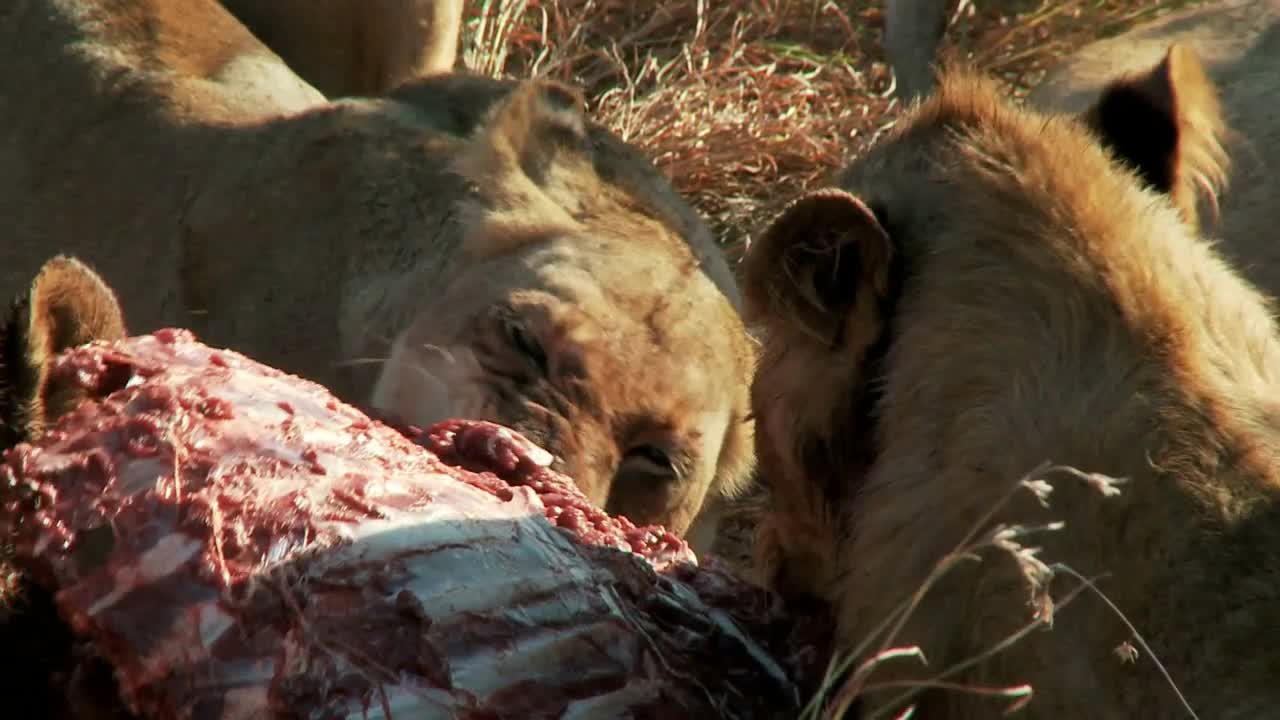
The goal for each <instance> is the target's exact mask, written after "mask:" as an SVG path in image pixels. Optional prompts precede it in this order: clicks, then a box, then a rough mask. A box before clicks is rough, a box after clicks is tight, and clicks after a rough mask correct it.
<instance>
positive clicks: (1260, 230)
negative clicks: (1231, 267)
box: [1027, 0, 1280, 296]
mask: <svg viewBox="0 0 1280 720" xmlns="http://www.w3.org/2000/svg"><path fill="white" fill-rule="evenodd" d="M1175 42H1176V43H1178V44H1180V45H1185V46H1187V47H1189V48H1191V49H1193V50H1195V51H1196V52H1197V53H1198V54H1199V55H1200V56H1201V57H1202V58H1204V64H1205V70H1206V71H1207V74H1208V76H1209V77H1210V78H1211V79H1212V81H1213V83H1214V85H1215V86H1217V88H1218V89H1219V93H1220V96H1221V102H1222V110H1221V114H1222V117H1223V118H1224V119H1225V121H1226V125H1227V126H1228V127H1229V128H1230V130H1231V132H1229V133H1226V134H1222V133H1221V132H1215V134H1218V135H1222V137H1223V138H1224V139H1225V145H1226V149H1227V152H1228V154H1229V155H1230V156H1231V158H1232V163H1231V165H1232V167H1231V171H1230V173H1228V174H1226V175H1223V176H1221V177H1217V178H1214V177H1213V174H1212V173H1209V174H1208V175H1207V176H1206V175H1205V174H1204V173H1200V174H1199V175H1200V178H1201V179H1200V180H1197V179H1196V175H1197V173H1196V172H1194V170H1193V172H1192V173H1191V174H1190V177H1189V179H1190V180H1192V184H1201V185H1203V184H1204V183H1203V179H1209V180H1210V181H1211V183H1212V184H1213V185H1218V184H1222V181H1223V180H1225V181H1226V182H1225V185H1226V192H1225V193H1224V194H1223V195H1222V197H1221V201H1220V207H1217V208H1215V207H1212V206H1210V207H1202V208H1200V212H1199V214H1200V215H1201V216H1206V217H1205V218H1204V219H1205V221H1206V226H1205V227H1206V230H1207V231H1210V233H1211V234H1213V235H1215V236H1220V237H1221V239H1222V251H1223V253H1224V254H1225V255H1226V256H1227V257H1228V258H1230V259H1231V260H1232V261H1234V262H1235V263H1236V264H1237V265H1238V266H1239V268H1240V269H1241V270H1242V271H1243V272H1244V274H1245V276H1246V277H1247V278H1248V279H1249V280H1252V281H1253V282H1254V283H1255V284H1257V285H1258V286H1259V287H1261V288H1262V289H1263V290H1265V291H1266V292H1267V293H1268V294H1270V295H1272V296H1280V243H1276V242H1275V241H1274V240H1273V239H1272V236H1273V235H1274V229H1275V228H1276V227H1280V202H1277V199H1280V183H1277V182H1276V179H1275V176H1276V172H1275V170H1276V168H1277V167H1280V120H1278V119H1277V115H1276V113H1275V111H1274V106H1275V103H1276V100H1275V98H1276V97H1277V96H1278V95H1280V0H1222V1H1221V2H1214V3H1212V4H1210V5H1208V6H1206V7H1203V8H1199V9H1192V10H1184V11H1181V12H1177V13H1172V14H1170V15H1167V16H1165V17H1163V18H1161V19H1159V20H1155V21H1152V22H1149V23H1146V24H1144V25H1142V26H1139V27H1137V28H1135V29H1133V30H1131V31H1129V32H1126V33H1124V34H1122V35H1119V36H1116V37H1112V38H1108V39H1106V40H1100V41H1098V42H1095V43H1092V44H1090V45H1087V46H1085V47H1084V48H1082V49H1081V50H1079V51H1078V52H1076V53H1075V54H1074V55H1072V56H1070V57H1069V58H1068V59H1067V60H1064V61H1063V62H1062V63H1061V64H1059V65H1058V66H1057V67H1055V68H1054V69H1052V70H1051V71H1050V72H1049V74H1048V75H1047V76H1046V77H1045V79H1044V80H1043V82H1041V84H1040V85H1039V86H1037V87H1036V88H1035V89H1034V90H1033V91H1032V92H1031V94H1030V95H1029V96H1028V98H1027V100H1028V102H1030V103H1032V104H1034V105H1036V106H1037V107H1040V108H1045V109H1051V110H1058V111H1066V112H1078V111H1081V110H1083V109H1084V108H1086V107H1088V106H1091V105H1096V100H1097V98H1098V96H1099V94H1100V93H1101V92H1102V89H1103V87H1104V86H1106V85H1107V84H1109V83H1110V82H1111V81H1112V80H1113V79H1114V78H1115V77H1116V76H1117V74H1128V75H1133V76H1135V77H1141V76H1142V75H1144V74H1145V71H1146V69H1147V68H1149V67H1151V66H1152V65H1153V64H1154V63H1156V62H1157V61H1158V59H1159V58H1160V56H1161V55H1163V54H1164V52H1165V49H1166V48H1167V47H1168V46H1169V45H1170V44H1171V43H1175ZM1181 87H1182V88H1183V91H1182V92H1181V93H1180V95H1178V96H1170V97H1169V100H1170V101H1171V102H1172V103H1173V104H1174V105H1176V106H1179V107H1181V108H1183V110H1181V111H1180V114H1181V115H1182V116H1183V117H1184V118H1186V120H1187V121H1188V123H1190V124H1197V123H1198V124H1199V125H1200V126H1201V127H1203V126H1205V125H1206V123H1207V121H1208V119H1209V118H1212V117H1214V115H1215V113H1216V112H1217V109H1216V108H1215V109H1214V111H1213V112H1209V113H1202V112H1200V111H1199V110H1198V109H1197V108H1198V106H1201V105H1202V102H1201V100H1199V99H1198V96H1200V95H1202V94H1201V93H1199V92H1198V91H1197V89H1196V84H1195V83H1194V82H1190V81H1187V82H1183V83H1181ZM1112 116H1113V118H1114V124H1115V127H1114V129H1113V131H1114V133H1115V134H1116V135H1117V136H1124V137H1126V138H1127V139H1128V140H1127V141H1128V142H1130V143H1131V144H1134V143H1157V144H1158V143H1159V142H1160V138H1159V136H1152V135H1149V134H1147V133H1145V132H1144V131H1145V128H1143V127H1142V126H1141V125H1140V124H1132V125H1131V126H1130V127H1128V128H1125V127H1124V126H1125V125H1126V124H1128V120H1127V119H1126V118H1127V115H1126V114H1125V113H1124V112H1115V113H1112ZM1193 154H1200V155H1201V157H1203V154H1202V153H1195V151H1194V150H1193ZM1191 162H1192V163H1193V164H1195V163H1196V161H1195V160H1194V158H1193V159H1192V161H1191ZM1188 190H1189V188H1185V187H1184V189H1183V191H1182V192H1183V193H1184V195H1185V196H1186V197H1190V193H1189V192H1188ZM1205 199H1207V200H1214V199H1215V197H1214V195H1208V196H1206V198H1205ZM1203 204H1204V203H1201V205H1203ZM1189 207H1190V208H1192V210H1193V212H1194V209H1195V203H1194V202H1192V203H1189ZM1206 211H1208V212H1207V213H1206Z"/></svg>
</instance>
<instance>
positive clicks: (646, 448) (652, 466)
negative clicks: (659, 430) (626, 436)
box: [622, 445, 679, 477]
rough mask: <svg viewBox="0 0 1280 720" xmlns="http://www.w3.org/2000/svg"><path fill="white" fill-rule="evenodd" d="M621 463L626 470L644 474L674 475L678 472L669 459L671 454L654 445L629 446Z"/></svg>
mask: <svg viewBox="0 0 1280 720" xmlns="http://www.w3.org/2000/svg"><path fill="white" fill-rule="evenodd" d="M622 463H623V466H624V467H625V468H626V469H627V470H629V471H631V472H638V473H644V474H646V475H670V476H673V477H674V476H676V475H678V474H679V472H678V471H677V470H676V466H675V463H674V462H672V460H671V456H670V455H669V454H668V453H667V452H666V451H665V450H663V449H662V448H660V447H657V446H655V445H637V446H635V447H633V448H631V449H630V450H628V451H627V454H626V455H625V456H624V457H623V459H622Z"/></svg>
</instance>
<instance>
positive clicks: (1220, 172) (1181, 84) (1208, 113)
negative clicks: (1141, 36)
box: [1084, 43, 1230, 225]
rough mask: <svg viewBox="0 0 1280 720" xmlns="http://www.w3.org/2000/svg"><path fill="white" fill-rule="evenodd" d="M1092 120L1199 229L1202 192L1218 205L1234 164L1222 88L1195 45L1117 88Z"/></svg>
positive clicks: (1179, 48)
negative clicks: (1219, 91)
mask: <svg viewBox="0 0 1280 720" xmlns="http://www.w3.org/2000/svg"><path fill="white" fill-rule="evenodd" d="M1084 120H1085V122H1086V123H1088V125H1089V127H1090V128H1091V129H1092V130H1093V131H1094V133H1096V134H1097V136H1098V137H1099V138H1100V139H1101V141H1102V143H1103V144H1104V145H1106V146H1108V147H1109V148H1111V150H1112V151H1113V152H1115V153H1116V154H1117V155H1118V156H1120V157H1121V158H1122V159H1124V160H1125V161H1127V162H1128V163H1129V164H1131V165H1132V166H1134V167H1135V168H1136V169H1137V171H1138V173H1139V174H1140V175H1141V176H1142V178H1143V179H1144V180H1146V182H1147V183H1148V184H1150V185H1151V186H1152V187H1153V188H1155V189H1156V190H1159V191H1160V192H1163V193H1167V194H1168V195H1169V196H1170V197H1171V198H1172V200H1173V202H1174V205H1175V206H1177V208H1178V210H1179V211H1180V212H1181V213H1182V215H1183V217H1184V218H1185V219H1186V220H1187V221H1188V222H1190V223H1191V224H1193V225H1196V224H1198V222H1199V213H1198V212H1197V209H1196V198H1197V196H1198V195H1199V194H1200V192H1203V193H1204V194H1205V196H1206V200H1207V201H1209V202H1210V203H1211V204H1214V205H1216V202H1217V194H1218V193H1219V192H1221V190H1222V189H1223V188H1224V187H1225V185H1226V176H1227V171H1228V169H1229V165H1230V162H1229V159H1228V158H1227V155H1226V152H1225V151H1224V150H1223V147H1222V142H1223V137H1224V135H1225V134H1226V132H1227V129H1226V122H1225V121H1224V120H1223V116H1222V107H1221V105H1220V104H1219V102H1218V94H1217V88H1216V87H1215V86H1214V84H1213V81H1212V80H1210V79H1209V77H1208V75H1206V74H1205V71H1204V67H1203V65H1202V64H1201V62H1200V57H1199V55H1197V54H1196V52H1195V51H1194V50H1193V49H1191V48H1190V47H1189V46H1187V45H1182V44H1177V43H1175V44H1173V45H1171V46H1170V47H1169V50H1168V52H1166V53H1165V56H1164V58H1163V59H1162V60H1161V61H1160V62H1159V63H1158V64H1156V65H1155V67H1152V68H1151V69H1149V70H1147V71H1146V72H1142V73H1137V74H1134V75H1130V76H1128V77H1124V78H1121V79H1118V80H1115V81H1113V82H1112V83H1111V84H1109V85H1108V86H1107V87H1106V88H1105V89H1104V90H1103V91H1102V94H1101V96H1100V97H1099V98H1098V100H1097V101H1096V102H1095V103H1094V104H1093V106H1092V107H1090V108H1089V109H1088V110H1087V111H1085V113H1084Z"/></svg>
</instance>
